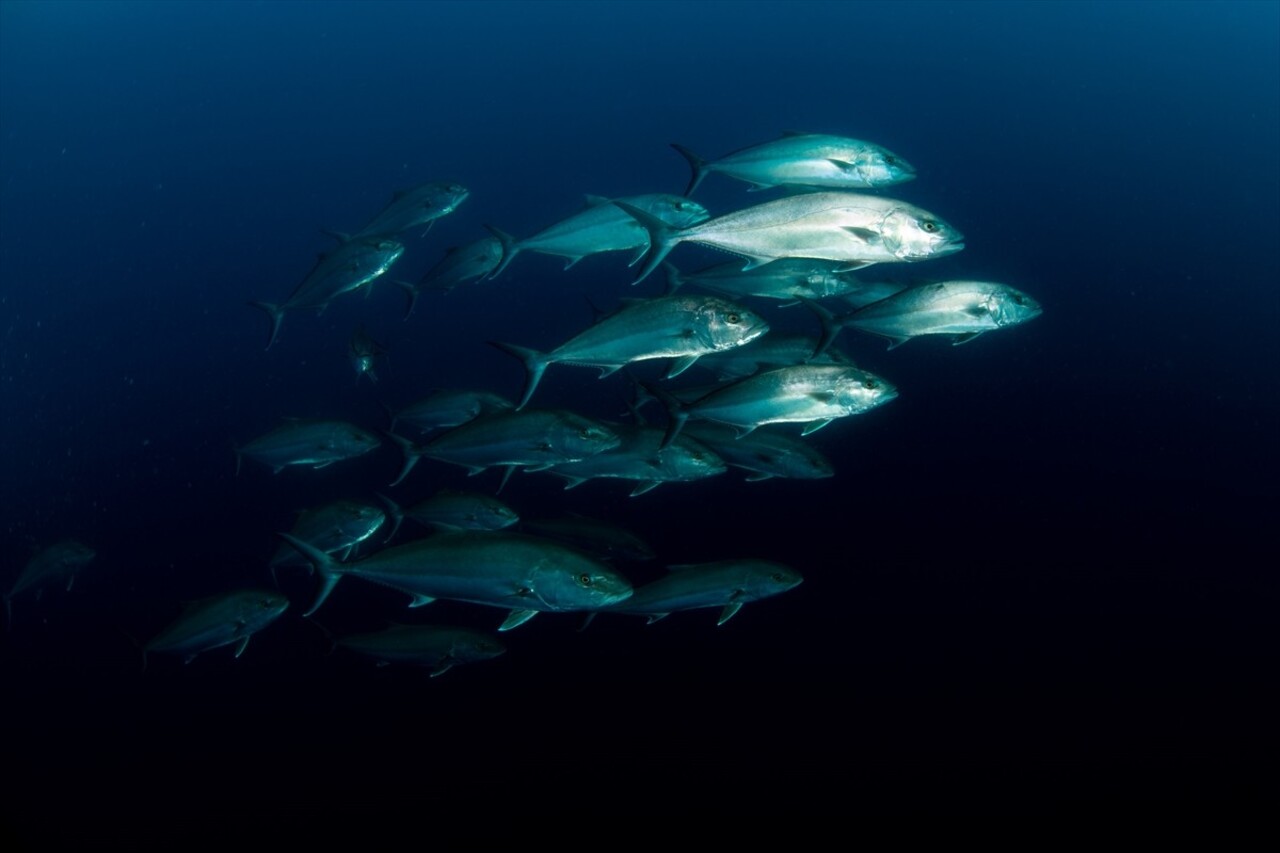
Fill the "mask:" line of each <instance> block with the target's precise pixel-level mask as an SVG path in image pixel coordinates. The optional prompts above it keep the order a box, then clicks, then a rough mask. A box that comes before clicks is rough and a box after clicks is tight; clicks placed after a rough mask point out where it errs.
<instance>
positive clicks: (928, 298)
mask: <svg viewBox="0 0 1280 853" xmlns="http://www.w3.org/2000/svg"><path fill="white" fill-rule="evenodd" d="M814 310H815V311H817V312H818V316H819V317H820V318H822V324H823V344H822V346H826V345H829V344H830V342H831V341H834V340H835V338H836V336H837V335H838V334H839V333H840V330H841V329H844V328H846V327H848V328H853V329H857V330H859V331H861V332H867V333H869V334H873V335H879V336H880V337H883V338H888V339H889V349H893V348H895V347H898V346H901V345H902V344H904V343H906V342H907V341H909V340H912V339H913V338H919V337H923V336H925V335H945V336H950V337H951V342H952V343H953V344H963V343H967V342H968V341H971V340H973V339H974V338H977V337H978V336H979V335H983V334H986V333H987V332H991V331H994V330H996V329H1006V328H1008V327H1010V326H1016V325H1020V324H1022V323H1026V322H1027V321H1029V320H1034V319H1035V318H1036V317H1039V316H1040V314H1041V313H1043V309H1042V308H1041V307H1040V303H1039V302H1037V301H1036V300H1035V299H1033V298H1032V297H1031V296H1029V295H1028V294H1026V293H1023V292H1022V291H1021V290H1018V289H1017V288H1015V287H1010V286H1009V285H1007V284H1000V283H997V282H993V281H967V280H953V281H938V282H933V283H931V284H924V285H918V286H916V287H910V288H907V289H906V290H902V291H899V292H898V293H895V294H893V295H892V296H888V297H886V298H884V299H881V300H880V301H878V302H874V303H872V304H871V305H868V306H866V307H864V308H859V309H857V310H855V311H852V312H850V313H847V314H844V315H841V316H835V315H832V314H831V313H830V312H826V311H824V310H823V309H821V308H815V309H814ZM820 348H821V347H820Z"/></svg>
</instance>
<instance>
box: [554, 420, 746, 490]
mask: <svg viewBox="0 0 1280 853" xmlns="http://www.w3.org/2000/svg"><path fill="white" fill-rule="evenodd" d="M612 429H613V430H614V431H615V432H617V433H618V435H619V436H620V437H621V439H622V441H621V443H619V445H618V446H617V447H614V448H611V449H610V450H606V451H604V452H603V453H597V454H595V455H594V456H589V457H587V458H586V459H582V460H579V461H577V462H564V463H561V464H559V465H553V466H552V467H550V468H548V469H547V472H548V473H550V474H554V475H556V476H557V477H561V478H563V479H564V480H565V481H566V485H565V488H566V489H571V488H574V487H575V486H579V485H581V484H582V483H585V482H586V481H588V480H595V479H601V478H607V479H620V480H631V481H633V482H635V483H636V486H635V488H634V489H633V490H632V492H631V495H632V497H635V496H637V495H642V494H644V493H646V492H649V491H652V490H653V489H655V488H657V487H658V486H660V485H662V484H663V483H684V482H691V481H693V480H702V479H705V478H707V477H714V476H715V475H717V474H723V473H724V472H725V463H724V460H722V459H721V458H720V457H719V456H718V455H716V454H715V452H713V451H712V450H711V449H710V448H709V447H707V446H706V445H705V444H703V443H702V442H700V441H697V440H695V439H691V438H688V437H687V436H683V435H682V436H679V437H678V438H677V439H676V440H675V441H672V442H671V443H669V444H665V445H664V444H663V438H664V434H665V433H664V431H663V430H661V429H658V428H656V427H650V426H632V425H619V424H614V425H612Z"/></svg>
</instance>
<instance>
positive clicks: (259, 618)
mask: <svg viewBox="0 0 1280 853" xmlns="http://www.w3.org/2000/svg"><path fill="white" fill-rule="evenodd" d="M299 541H301V540H299ZM308 547H309V546H308ZM288 608H289V599H287V598H285V597H284V596H283V595H281V594H280V593H278V592H273V591H271V590H266V589H241V590H234V591H232V592H226V593H220V594H218V595H214V596H210V597H208V598H205V599H201V600H199V601H195V602H192V603H190V604H188V605H187V606H186V607H185V608H184V609H183V611H182V614H181V615H179V616H178V618H176V619H175V620H174V621H173V622H171V623H170V624H169V625H168V627H166V628H165V629H164V630H162V631H160V633H158V634H156V635H155V636H154V637H153V638H152V639H151V640H150V641H149V642H148V643H147V644H146V645H145V646H144V647H143V656H144V659H145V656H146V655H147V654H150V653H152V652H160V653H164V654H175V655H179V656H181V657H182V661H183V663H191V661H193V660H194V659H195V658H196V656H197V655H200V654H202V653H204V652H207V651H210V650H211V649H217V648H221V647H222V646H230V645H235V647H236V651H235V656H236V657H237V658H238V657H240V656H241V655H242V654H244V650H245V647H246V646H248V645H249V639H250V638H251V637H252V636H253V635H254V634H256V633H258V632H259V631H261V630H262V629H263V628H266V627H267V626H268V625H270V624H271V623H272V622H274V621H276V620H277V619H279V618H280V616H281V615H282V614H283V613H284V612H285V610H287V609H288Z"/></svg>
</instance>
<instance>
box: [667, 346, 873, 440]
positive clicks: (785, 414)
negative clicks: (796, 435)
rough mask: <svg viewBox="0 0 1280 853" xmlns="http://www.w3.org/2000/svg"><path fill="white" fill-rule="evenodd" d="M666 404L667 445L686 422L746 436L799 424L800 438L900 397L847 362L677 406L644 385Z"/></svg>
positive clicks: (803, 368) (741, 384) (736, 385)
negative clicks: (714, 425)
mask: <svg viewBox="0 0 1280 853" xmlns="http://www.w3.org/2000/svg"><path fill="white" fill-rule="evenodd" d="M642 384H643V385H644V387H645V389H646V390H648V391H649V393H651V394H653V395H654V396H655V397H657V398H658V399H659V400H661V401H662V402H663V404H664V405H666V406H667V410H668V414H669V415H670V417H671V421H670V423H669V425H668V427H667V439H666V440H667V441H668V442H670V441H671V440H673V439H674V438H675V437H676V435H678V434H679V432H680V430H681V428H682V427H683V426H684V423H685V421H687V420H688V419H689V418H698V419H701V420H708V421H716V422H717V423H722V424H728V425H729V426H732V427H736V428H737V429H738V432H739V434H740V435H747V434H748V433H750V432H751V431H752V430H754V429H755V428H756V427H759V426H763V425H764V424H777V423H802V424H804V425H805V426H804V430H803V434H804V435H808V434H810V433H812V432H815V431H817V430H819V429H821V428H822V427H824V426H826V425H827V424H829V423H831V421H833V420H835V419H836V418H843V417H848V416H850V415H858V414H862V413H864V412H868V411H870V410H871V409H874V408H876V407H877V406H882V405H884V404H885V403H887V402H889V401H890V400H892V399H894V398H895V397H897V396H898V389H897V388H895V387H894V386H893V385H892V384H890V383H889V382H887V381H886V380H884V379H882V378H880V377H879V376H876V375H874V374H872V373H869V372H867V371H865V370H861V369H859V368H857V367H853V366H852V365H846V364H797V365H792V366H790V367H778V368H775V369H773V370H766V371H763V372H762V373H757V374H754V375H752V376H748V377H746V378H744V379H739V380H737V381H735V382H731V383H729V384H728V385H725V386H722V387H721V388H719V389H718V390H714V391H712V392H711V393H709V394H707V395H706V396H703V397H700V398H698V399H696V400H693V401H692V402H681V401H680V400H678V399H677V398H676V397H674V396H673V395H672V394H670V393H668V392H667V391H665V390H663V389H662V388H659V387H658V386H656V385H654V384H652V383H642Z"/></svg>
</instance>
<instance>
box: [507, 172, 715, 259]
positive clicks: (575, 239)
mask: <svg viewBox="0 0 1280 853" xmlns="http://www.w3.org/2000/svg"><path fill="white" fill-rule="evenodd" d="M610 201H611V200H610V199H607V198H604V197H602V196H595V195H589V196H587V207H586V209H585V210H583V211H581V212H580V213H575V214H574V215H572V216H570V217H567V218H566V219H562V220H560V221H559V222H557V223H555V224H553V225H551V226H549V227H547V228H544V229H543V230H541V231H539V232H538V233H537V234H534V235H533V236H531V237H526V238H524V239H523V240H517V239H516V238H515V237H512V236H511V235H510V234H507V233H506V232H505V231H501V230H499V229H497V228H494V227H493V226H492V225H486V226H485V227H486V228H488V229H489V232H490V233H491V234H493V236H494V237H496V238H497V239H498V241H499V242H500V243H501V245H502V260H501V262H499V264H498V267H497V268H496V269H495V270H494V271H493V273H492V274H491V276H490V277H491V278H497V277H498V276H500V275H501V274H502V272H503V270H505V269H506V268H507V266H508V265H509V264H510V263H511V261H512V260H513V259H514V258H515V256H516V255H517V254H519V253H520V252H539V253H542V254H544V255H557V256H559V257H562V258H564V259H565V266H564V268H565V269H569V267H571V266H573V265H574V264H576V263H577V262H578V261H580V260H582V259H583V258H585V257H586V256H588V255H595V254H599V253H601V252H618V251H627V250H631V251H633V253H634V254H633V256H632V258H631V263H632V264H635V263H636V262H638V261H639V260H640V259H641V258H642V257H644V254H645V252H647V251H649V234H648V232H647V231H646V230H645V228H644V227H643V226H640V225H639V224H638V223H637V222H636V221H635V220H634V219H632V218H631V217H629V216H627V215H626V214H623V215H622V216H619V215H618V214H619V213H620V212H621V210H620V209H619V208H618V207H615V206H614V205H613V204H611V203H610ZM617 201H622V202H625V203H626V204H628V205H631V206H634V207H636V208H638V209H639V210H643V211H644V212H645V213H647V214H648V215H650V216H652V217H654V218H655V219H657V220H658V221H659V222H662V223H665V224H666V225H668V226H670V227H672V228H685V227H687V226H689V225H696V224H697V223H699V222H704V221H706V220H707V219H709V218H710V216H711V214H709V213H707V209H706V208H705V207H703V206H702V205H700V204H698V203H697V202H696V201H690V200H689V199H687V198H684V197H683V196H678V195H668V194H666V193H649V194H646V195H634V196H623V197H621V198H619V199H617Z"/></svg>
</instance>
